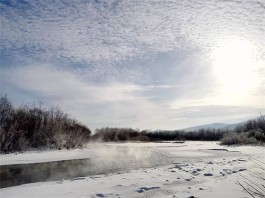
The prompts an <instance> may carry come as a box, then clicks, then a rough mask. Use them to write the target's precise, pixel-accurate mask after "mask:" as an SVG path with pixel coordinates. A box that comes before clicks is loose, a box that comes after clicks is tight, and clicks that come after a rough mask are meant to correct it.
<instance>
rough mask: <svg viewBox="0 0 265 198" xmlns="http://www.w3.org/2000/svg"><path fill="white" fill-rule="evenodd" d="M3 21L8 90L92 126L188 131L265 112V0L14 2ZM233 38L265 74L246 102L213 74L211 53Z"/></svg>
mask: <svg viewBox="0 0 265 198" xmlns="http://www.w3.org/2000/svg"><path fill="white" fill-rule="evenodd" d="M0 12H1V38H0V42H1V44H0V50H1V60H2V62H1V72H0V75H1V82H0V83H1V84H2V85H1V91H2V90H4V91H5V92H7V93H8V94H10V95H12V94H13V96H14V93H15V92H20V93H21V95H23V94H24V95H25V96H27V97H26V98H27V99H28V98H30V97H32V98H38V99H42V100H45V101H46V102H48V103H49V104H54V105H57V104H59V105H60V106H61V107H62V108H63V109H64V110H65V111H66V112H68V113H70V114H72V115H73V116H74V117H76V118H77V119H80V120H81V121H83V122H85V123H86V124H88V126H89V127H92V128H95V127H101V126H132V127H140V128H181V127H186V126H190V125H195V124H204V123H208V122H212V121H213V122H216V121H218V122H221V121H224V122H225V121H228V120H232V119H236V117H240V116H239V114H240V115H241V116H242V117H240V119H241V118H242V119H243V118H249V117H252V116H253V115H256V114H257V113H258V111H259V110H260V108H263V107H264V104H263V102H264V87H265V86H263V85H264V82H265V81H264V80H263V82H262V79H265V76H264V74H265V73H264V69H262V66H264V64H265V60H264V57H265V55H264V54H265V48H264V43H265V37H264V33H265V26H264V24H265V16H264V13H265V3H264V1H263V0H247V1H236V0H227V1H223V0H198V1H193V0H189V1H169V0H165V1H162V0H157V1H150V0H139V1H138V0H136V1H129V0H124V1H120V0H97V1H93V0H91V1H83V0H76V1H60V0H56V1H52V2H51V1H33V0H32V1H16V0H14V1H9V0H7V1H1V2H0ZM234 37H236V38H245V39H247V40H248V41H249V42H250V43H251V44H253V46H255V51H256V52H255V53H256V54H255V56H256V59H257V60H258V61H259V63H260V65H261V67H260V68H261V69H260V71H255V72H256V73H259V75H258V76H259V82H258V83H257V85H256V84H255V86H254V87H252V88H251V90H249V91H248V92H244V93H239V92H233V93H228V92H224V91H222V90H221V89H220V86H219V85H218V82H217V81H216V76H214V75H213V71H212V68H211V62H210V61H211V60H210V54H211V52H212V50H213V49H215V48H216V46H217V45H218V43H220V42H222V40H225V39H228V40H229V39H230V40H231V39H233V38H234ZM21 101H22V102H25V101H23V99H21Z"/></svg>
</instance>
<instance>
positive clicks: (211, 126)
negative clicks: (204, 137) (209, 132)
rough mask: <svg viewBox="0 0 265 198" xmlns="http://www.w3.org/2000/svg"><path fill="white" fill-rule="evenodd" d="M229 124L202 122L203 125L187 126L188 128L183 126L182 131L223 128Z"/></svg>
mask: <svg viewBox="0 0 265 198" xmlns="http://www.w3.org/2000/svg"><path fill="white" fill-rule="evenodd" d="M229 125H230V124H226V123H212V124H204V125H198V126H194V127H189V128H185V129H183V130H184V131H197V130H200V129H223V128H226V127H228V126H229Z"/></svg>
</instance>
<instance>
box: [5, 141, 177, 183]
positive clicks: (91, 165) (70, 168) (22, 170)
mask: <svg viewBox="0 0 265 198" xmlns="http://www.w3.org/2000/svg"><path fill="white" fill-rule="evenodd" d="M92 147H95V148H93V151H94V153H93V154H92V156H90V157H89V158H88V159H76V160H65V161H57V162H45V163H35V164H16V165H4V166H0V178H1V183H0V188H5V187H11V186H16V185H21V184H25V183H33V182H44V181H57V180H63V179H74V178H77V177H85V176H91V175H97V174H108V173H114V172H120V171H129V170H132V169H138V168H149V167H155V166H158V165H163V164H167V163H169V162H170V161H171V160H172V159H171V158H170V157H167V156H165V155H163V154H160V153H157V152H154V150H153V149H152V148H148V147H139V148H137V147H125V146H108V145H102V144H94V145H92Z"/></svg>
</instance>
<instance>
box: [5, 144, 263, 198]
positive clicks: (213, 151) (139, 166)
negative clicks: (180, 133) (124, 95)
mask: <svg viewBox="0 0 265 198" xmlns="http://www.w3.org/2000/svg"><path fill="white" fill-rule="evenodd" d="M120 149H121V150H120ZM264 156H265V149H264V147H258V146H241V147H227V146H220V145H219V144H218V142H185V143H183V144H181V143H108V144H107V143H101V144H91V145H89V148H88V149H83V150H71V151H66V150H62V151H40V152H26V153H19V154H8V155H1V156H0V157H1V158H0V159H1V165H8V164H21V163H37V162H49V161H59V160H69V159H85V158H90V159H92V160H95V161H96V162H97V163H96V166H98V168H101V169H104V168H106V167H105V166H103V164H104V163H103V162H105V165H106V164H108V162H110V160H115V162H116V164H114V165H116V166H117V167H119V169H117V170H116V171H115V170H113V171H109V172H108V171H106V172H105V173H104V174H100V175H88V176H82V177H76V178H72V179H68V180H59V181H50V182H38V183H30V184H24V185H20V186H14V187H8V188H2V189H0V195H1V198H4V197H95V198H99V197H191V196H194V197H249V195H248V194H247V193H246V192H245V191H244V190H243V189H242V187H241V186H239V185H238V184H236V183H237V181H239V182H242V183H243V181H244V177H246V178H248V179H249V180H252V181H254V182H256V183H259V182H262V181H261V180H259V179H258V178H257V177H255V174H258V175H261V176H263V178H264V170H262V169H261V168H260V167H261V166H263V167H264V166H265V159H264ZM165 159H166V160H165ZM132 161H133V162H137V163H135V164H133V165H132V166H130V165H131V163H132ZM99 162H100V163H99ZM148 162H152V164H150V163H148ZM119 164H121V165H122V166H124V168H123V167H122V166H121V165H119ZM100 166H101V167H100ZM128 167H129V168H128ZM254 173H255V174H254Z"/></svg>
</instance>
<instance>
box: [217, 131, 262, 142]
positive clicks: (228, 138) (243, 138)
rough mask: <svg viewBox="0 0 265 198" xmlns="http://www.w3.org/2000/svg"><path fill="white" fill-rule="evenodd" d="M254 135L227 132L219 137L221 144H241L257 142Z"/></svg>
mask: <svg viewBox="0 0 265 198" xmlns="http://www.w3.org/2000/svg"><path fill="white" fill-rule="evenodd" d="M257 143H258V141H257V139H256V138H255V137H252V136H249V134H248V133H235V132H233V133H228V134H226V135H224V137H223V138H222V139H221V144H222V145H233V144H238V145H243V144H257Z"/></svg>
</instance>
